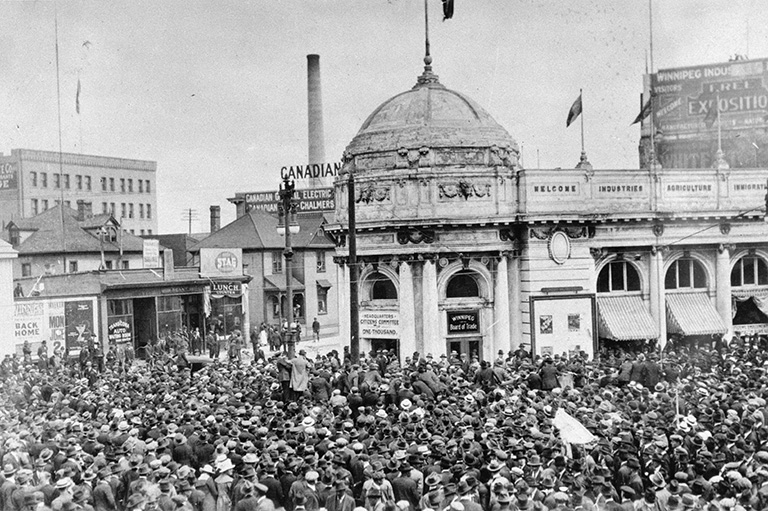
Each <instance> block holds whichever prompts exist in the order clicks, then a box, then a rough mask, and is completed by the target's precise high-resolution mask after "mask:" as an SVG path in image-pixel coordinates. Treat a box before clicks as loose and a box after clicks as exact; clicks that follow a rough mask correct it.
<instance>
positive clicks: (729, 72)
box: [651, 59, 768, 137]
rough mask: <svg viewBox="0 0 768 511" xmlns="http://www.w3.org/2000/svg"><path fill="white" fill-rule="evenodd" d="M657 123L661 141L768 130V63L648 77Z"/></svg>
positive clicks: (750, 62)
mask: <svg viewBox="0 0 768 511" xmlns="http://www.w3.org/2000/svg"><path fill="white" fill-rule="evenodd" d="M651 87H652V91H653V93H654V94H655V97H656V103H655V113H654V116H655V119H656V125H657V127H658V128H659V129H660V130H661V131H662V132H663V134H664V136H665V137H668V136H671V135H683V134H695V133H700V132H703V131H709V130H713V131H716V130H717V123H716V119H717V111H718V106H719V110H720V121H721V124H722V128H723V129H730V128H756V127H761V128H762V127H766V126H768V119H766V114H768V59H760V60H736V61H733V62H727V63H723V64H711V65H705V66H694V67H686V68H677V69H662V70H659V71H658V72H657V73H655V74H653V75H651Z"/></svg>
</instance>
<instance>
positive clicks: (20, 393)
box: [0, 340, 768, 511]
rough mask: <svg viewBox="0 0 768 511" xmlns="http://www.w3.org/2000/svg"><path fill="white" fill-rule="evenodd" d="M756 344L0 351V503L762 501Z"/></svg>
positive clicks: (509, 505)
mask: <svg viewBox="0 0 768 511" xmlns="http://www.w3.org/2000/svg"><path fill="white" fill-rule="evenodd" d="M299 348H301V345H299ZM763 348H764V347H763V346H759V345H758V344H757V343H756V342H754V343H753V342H749V341H748V342H743V341H741V340H736V341H734V342H732V343H731V344H730V345H728V346H725V345H723V346H721V349H719V350H717V349H706V348H686V347H679V348H676V351H675V352H665V353H664V354H663V356H661V354H659V353H656V352H649V353H640V354H637V355H634V354H627V353H624V352H620V351H611V352H607V353H601V354H600V356H598V357H597V358H595V359H588V358H587V357H586V356H585V355H584V354H575V353H571V354H564V355H554V356H545V357H542V356H539V355H535V356H532V355H531V354H529V353H528V352H527V351H526V350H525V349H524V348H519V349H517V350H516V351H514V352H509V353H506V354H505V353H502V352H499V353H498V355H497V356H496V357H495V359H494V360H491V361H480V360H478V358H477V357H473V358H470V357H466V356H465V355H463V354H457V353H451V354H449V355H440V356H436V357H434V356H432V354H426V356H424V355H422V354H419V353H414V354H413V355H412V356H410V357H408V358H406V359H404V361H403V363H402V364H401V363H400V361H399V360H398V358H397V357H396V356H394V354H392V353H388V352H386V351H380V352H376V353H370V354H368V355H367V356H364V357H362V358H361V360H360V362H359V363H352V362H351V360H350V358H349V356H348V353H346V351H345V353H342V354H339V353H337V352H335V351H333V352H331V353H329V354H328V355H326V356H318V357H317V358H315V359H310V358H307V357H306V353H305V352H304V351H303V350H301V349H299V351H298V354H297V355H296V356H295V357H288V356H287V354H286V353H284V352H278V353H276V354H274V355H273V356H263V357H243V358H236V359H227V360H219V359H216V360H214V361H213V362H212V363H210V364H207V365H205V366H204V367H202V368H199V369H197V370H195V371H194V372H192V371H190V368H189V367H185V366H183V365H177V364H167V365H161V364H154V365H153V364H147V363H143V362H138V361H130V362H129V363H128V364H127V365H123V366H117V365H115V364H105V366H104V367H103V368H101V370H100V371H92V372H91V373H87V374H84V372H83V371H82V368H81V367H80V366H79V364H78V363H77V361H75V362H74V363H73V364H67V363H66V361H65V362H64V363H59V364H42V363H39V362H38V363H33V362H32V361H31V360H25V359H23V358H17V357H6V359H5V360H4V361H3V362H2V364H0V379H1V381H2V394H1V395H0V399H1V400H2V402H1V403H0V439H2V444H0V445H1V449H2V452H1V453H0V454H1V455H2V476H0V511H47V510H49V509H50V510H52V511H62V510H63V511H80V510H85V511H136V510H155V509H158V510H162V511H176V510H179V511H181V510H183V511H233V510H234V511H272V510H273V509H281V508H282V509H285V510H286V511H317V510H319V509H321V508H323V509H325V510H327V511H355V510H356V509H357V510H359V511H363V509H364V510H367V511H417V510H435V511H445V510H448V511H506V510H515V511H517V510H519V511H529V510H530V511H545V510H553V509H558V510H573V511H578V510H583V511H606V510H607V511H687V510H699V509H703V510H706V511H720V510H723V511H728V510H733V511H747V510H752V509H753V510H756V511H757V510H762V509H764V508H766V507H768V447H767V446H766V442H768V427H767V426H766V423H767V421H766V419H767V415H768V408H766V398H768V386H767V385H768V373H767V372H766V368H768V353H767V352H766V351H765V350H764V349H763ZM559 411H560V412H559ZM562 411H564V412H567V414H568V415H569V416H570V417H572V418H574V419H575V420H577V421H579V422H580V423H581V425H583V427H584V428H586V429H587V430H588V431H589V432H591V434H592V435H593V436H594V439H593V440H592V441H590V442H589V443H586V444H583V443H568V442H566V441H565V440H564V439H565V438H567V436H566V435H564V431H562V430H560V429H558V428H557V427H555V426H554V418H555V415H556V414H558V413H562Z"/></svg>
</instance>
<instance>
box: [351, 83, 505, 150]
mask: <svg viewBox="0 0 768 511" xmlns="http://www.w3.org/2000/svg"><path fill="white" fill-rule="evenodd" d="M492 146H497V147H500V148H506V149H509V150H511V151H512V152H514V153H517V152H518V147H517V143H516V142H515V141H514V140H513V139H512V137H511V136H510V135H509V133H507V130H505V129H504V128H502V127H501V126H500V125H499V124H498V123H497V122H496V121H495V120H494V119H493V118H492V117H491V116H490V115H489V114H488V112H486V111H485V110H484V109H483V108H482V107H481V106H480V105H478V104H477V103H476V102H475V101H473V100H472V99H470V98H468V97H467V96H465V95H463V94H461V93H459V92H456V91H453V90H450V89H447V88H445V87H444V86H443V85H442V84H441V83H440V82H439V81H438V80H437V76H435V75H434V74H432V73H431V71H429V70H427V71H425V73H424V74H423V75H421V76H420V77H419V79H418V82H417V83H416V85H415V86H414V87H413V88H412V89H411V90H409V91H406V92H403V93H401V94H398V95H396V96H394V97H392V98H390V99H388V100H387V101H385V102H384V103H382V104H381V105H380V106H379V107H378V108H376V110H374V111H373V113H372V114H371V115H370V116H369V117H368V119H366V121H365V122H364V123H363V126H362V127H361V128H360V131H358V133H357V135H356V136H355V138H354V139H352V142H350V144H349V146H347V152H348V153H349V154H350V155H356V154H361V153H370V152H379V151H391V150H397V149H400V148H406V149H410V148H418V147H429V148H431V149H435V148H440V147H477V148H480V147H492Z"/></svg>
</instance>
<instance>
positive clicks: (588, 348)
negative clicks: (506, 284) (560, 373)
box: [530, 295, 597, 358]
mask: <svg viewBox="0 0 768 511" xmlns="http://www.w3.org/2000/svg"><path fill="white" fill-rule="evenodd" d="M530 301H531V324H532V325H535V326H536V328H532V329H531V349H532V350H533V353H536V354H539V355H542V356H545V355H564V356H568V354H574V353H578V352H580V351H584V352H585V353H586V354H587V355H588V356H589V358H592V357H593V356H594V352H595V347H596V343H597V327H596V323H595V321H596V316H595V297H594V295H568V296H533V297H531V299H530Z"/></svg>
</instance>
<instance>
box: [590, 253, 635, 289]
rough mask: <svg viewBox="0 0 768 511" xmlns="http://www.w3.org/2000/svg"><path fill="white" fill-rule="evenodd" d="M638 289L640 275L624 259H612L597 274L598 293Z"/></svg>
mask: <svg viewBox="0 0 768 511" xmlns="http://www.w3.org/2000/svg"><path fill="white" fill-rule="evenodd" d="M621 291H640V275H639V274H638V273H637V270H636V269H635V267H634V266H633V265H631V264H629V263H628V262H626V261H614V262H612V263H609V264H607V265H605V266H604V267H603V269H602V270H600V275H598V276H597V292H598V293H616V292H621Z"/></svg>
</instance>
